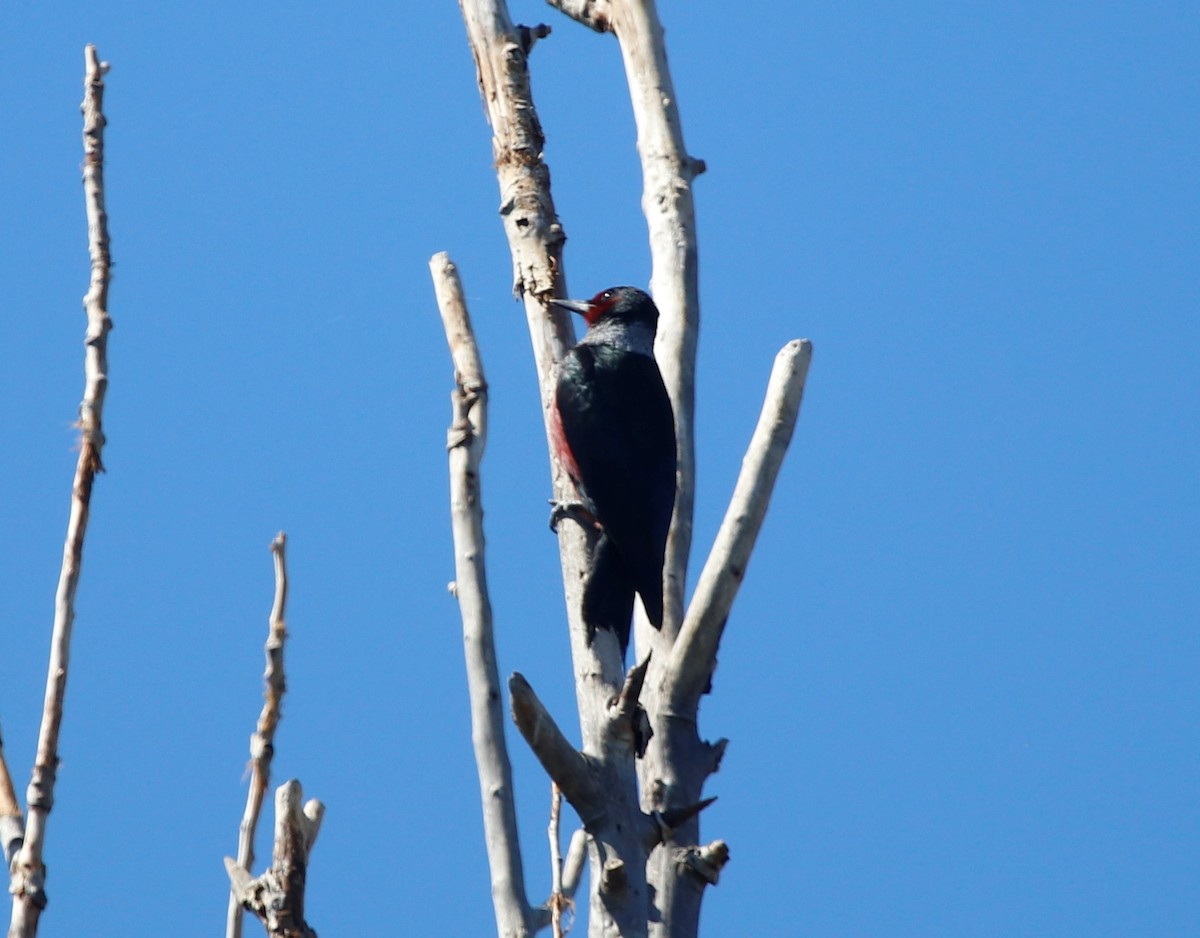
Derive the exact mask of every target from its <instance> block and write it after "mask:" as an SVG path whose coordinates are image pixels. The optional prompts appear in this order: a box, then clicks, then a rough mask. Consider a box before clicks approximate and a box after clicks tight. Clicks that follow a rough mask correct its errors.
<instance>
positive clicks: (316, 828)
mask: <svg viewBox="0 0 1200 938" xmlns="http://www.w3.org/2000/svg"><path fill="white" fill-rule="evenodd" d="M302 805H303V807H302ZM324 816H325V806H324V805H323V804H321V802H319V801H317V800H316V799H315V798H313V799H311V800H310V801H308V803H307V804H304V791H303V789H302V788H301V787H300V783H299V782H298V781H296V780H295V779H292V780H291V781H289V782H284V784H282V785H280V786H279V787H278V788H277V789H275V849H274V851H273V854H272V858H271V866H270V868H269V869H268V870H267V871H266V872H265V873H263V874H262V875H261V876H259V877H256V878H251V876H250V873H249V872H248V871H247V870H246V869H245V868H244V867H242V866H240V865H239V864H238V862H237V861H236V860H234V859H233V858H232V857H226V858H225V872H226V873H228V874H229V883H230V886H231V888H232V889H233V892H234V895H236V896H237V898H238V900H239V901H240V902H241V903H242V905H243V906H244V907H245V908H247V909H249V910H250V911H251V912H253V913H254V914H255V915H257V916H258V917H259V919H260V920H261V921H262V923H263V925H264V926H265V927H266V929H267V934H268V935H269V936H270V938H317V933H316V932H315V931H313V929H312V928H310V927H309V925H308V923H307V922H305V920H304V890H305V885H306V882H307V879H308V857H309V854H310V853H311V852H312V848H313V844H314V843H316V840H317V834H318V833H319V832H320V830H321V820H322V818H323V817H324Z"/></svg>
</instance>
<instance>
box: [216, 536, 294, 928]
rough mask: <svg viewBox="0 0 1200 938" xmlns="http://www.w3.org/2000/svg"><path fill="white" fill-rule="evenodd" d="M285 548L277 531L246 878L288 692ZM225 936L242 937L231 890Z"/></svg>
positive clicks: (243, 831) (247, 815) (243, 847)
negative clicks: (284, 652) (285, 646)
mask: <svg viewBox="0 0 1200 938" xmlns="http://www.w3.org/2000/svg"><path fill="white" fill-rule="evenodd" d="M286 546H287V535H286V534H284V533H283V532H282V531H280V532H279V533H278V534H277V535H275V540H273V541H272V542H271V554H272V555H273V557H274V560H275V599H274V601H273V602H272V603H271V615H270V618H269V619H268V624H267V643H266V646H265V649H264V650H265V653H266V659H267V665H266V670H265V671H264V672H263V708H262V712H261V713H260V714H259V716H258V726H257V727H256V728H255V731H254V734H253V735H252V736H251V737H250V789H249V791H248V792H247V794H246V810H245V811H244V812H243V814H242V823H241V825H240V827H239V828H238V855H237V865H238V866H239V867H241V869H243V870H245V871H246V873H247V876H249V871H250V870H251V869H253V868H254V833H255V831H256V830H257V829H258V817H259V814H260V813H261V812H262V803H263V797H264V796H265V795H266V792H267V786H268V785H269V784H270V781H271V759H272V758H273V757H274V755H275V728H276V727H277V726H278V725H279V718H280V711H281V707H282V704H283V693H284V691H285V690H286V689H287V681H286V679H285V677H284V671H283V645H284V642H285V641H286V640H287V625H286V621H285V618H284V614H285V612H286V611H287V588H288V584H287V558H286V556H285V553H284V552H285V548H286ZM225 934H226V936H227V938H240V936H241V934H242V903H241V900H240V897H239V896H238V895H237V893H236V891H232V890H231V892H230V895H229V909H228V911H227V913H226V916H225Z"/></svg>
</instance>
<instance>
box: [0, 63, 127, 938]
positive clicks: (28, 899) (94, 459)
mask: <svg viewBox="0 0 1200 938" xmlns="http://www.w3.org/2000/svg"><path fill="white" fill-rule="evenodd" d="M84 59H85V64H86V74H85V76H84V81H83V88H84V96H83V104H82V105H81V110H82V111H83V193H84V203H85V206H86V209H87V220H88V252H89V254H90V255H91V261H92V274H91V281H90V283H89V286H88V291H87V294H86V295H85V296H84V298H83V306H84V310H85V311H86V312H87V333H86V338H85V340H84V344H85V355H84V374H85V385H84V392H83V400H82V401H81V402H80V405H79V434H80V440H79V460H78V462H77V463H76V466H75V480H74V483H73V485H72V490H71V514H70V519H69V520H68V522H67V537H66V543H65V545H64V547H63V562H62V569H61V572H60V574H59V579H58V592H57V594H56V596H55V601H54V630H53V633H52V635H51V638H50V666H49V668H48V673H47V676H46V698H45V705H44V707H43V711H42V723H41V729H40V731H39V733H38V747H37V756H36V758H35V761H34V766H33V775H32V778H31V779H30V782H29V789H28V791H27V793H26V796H25V801H26V806H27V809H28V812H29V818H28V824H27V827H26V830H25V840H24V842H23V843H22V845H21V849H20V851H19V852H18V854H17V857H16V859H15V861H14V862H13V864H12V882H11V884H10V886H9V891H10V892H11V893H12V896H13V907H12V922H11V924H10V926H9V935H10V938H32V936H34V935H36V934H37V925H38V918H39V917H40V915H41V911H42V909H44V908H45V906H46V888H45V887H46V883H45V880H46V867H45V863H44V862H43V859H42V854H43V848H44V845H45V838H46V821H47V818H48V817H49V815H50V811H51V809H52V808H53V806H54V783H55V778H56V775H57V772H58V736H59V730H60V728H61V726H62V718H63V698H64V696H65V694H66V689H67V670H68V666H69V663H70V653H71V629H72V626H73V625H74V622H75V592H76V589H77V588H78V586H79V573H80V569H81V566H82V563H83V542H84V536H85V534H86V533H87V523H88V513H89V511H90V508H91V499H92V484H93V483H94V482H95V479H96V474H97V473H98V472H102V471H103V470H104V466H103V463H102V462H101V458H100V454H101V451H102V450H103V448H104V432H103V429H102V422H101V415H102V412H103V410H104V395H105V391H106V390H107V387H108V358H107V351H108V332H109V330H110V329H111V328H112V321H111V320H110V319H109V316H108V282H109V269H110V267H111V259H110V257H109V252H108V216H107V214H106V213H105V210H104V126H105V120H104V112H103V110H102V104H103V100H104V77H103V76H104V74H105V72H107V71H108V63H107V62H101V61H100V59H99V56H97V54H96V47H95V46H91V45H89V46H87V47H86V48H85V49H84Z"/></svg>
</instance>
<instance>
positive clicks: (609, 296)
mask: <svg viewBox="0 0 1200 938" xmlns="http://www.w3.org/2000/svg"><path fill="white" fill-rule="evenodd" d="M601 295H602V296H603V297H604V299H606V300H611V299H612V290H605V291H604V293H603V294H601Z"/></svg>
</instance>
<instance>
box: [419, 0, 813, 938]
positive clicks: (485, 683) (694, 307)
mask: <svg viewBox="0 0 1200 938" xmlns="http://www.w3.org/2000/svg"><path fill="white" fill-rule="evenodd" d="M550 2H551V5H552V6H555V7H557V8H559V9H560V10H562V11H563V12H564V13H566V14H567V15H569V16H571V17H572V18H573V19H575V20H577V21H579V22H581V23H583V24H585V25H587V26H588V27H590V28H592V29H594V30H596V31H598V32H602V33H612V34H613V35H614V36H615V37H616V39H617V41H618V44H619V46H620V50H621V54H622V58H623V60H624V63H625V72H626V77H627V80H628V82H629V88H630V95H631V98H632V101H633V110H634V116H635V120H636V124H637V132H638V153H639V155H640V157H641V162H642V171H643V195H642V206H643V211H644V213H645V215H646V219H647V224H648V228H649V239H650V250H651V258H652V269H653V274H652V276H651V283H650V287H651V291H652V293H653V295H654V298H655V301H656V303H657V305H658V307H659V310H660V320H659V322H660V327H659V333H658V338H657V341H656V344H655V355H656V358H657V360H658V364H659V368H660V370H661V372H662V374H663V378H664V381H665V383H666V386H667V389H668V392H669V394H670V397H671V401H672V405H673V408H674V412H675V420H676V437H677V442H678V471H677V481H678V496H677V499H676V504H675V513H674V517H673V520H672V528H671V535H670V538H669V541H668V550H667V560H666V567H665V570H664V599H665V607H666V612H665V615H664V622H663V628H662V629H661V631H658V630H655V629H652V628H650V627H649V624H648V623H647V621H646V620H645V619H644V616H642V615H641V614H639V616H638V621H637V623H636V627H635V631H636V639H637V649H638V652H639V655H640V657H639V658H638V664H636V665H635V666H634V667H632V668H630V669H629V671H628V673H625V671H624V664H623V660H622V654H621V649H620V647H619V645H618V643H617V640H616V639H615V638H614V637H613V636H612V635H611V633H607V632H598V633H597V634H596V637H595V640H594V641H591V642H589V640H588V629H587V626H586V624H585V623H584V622H583V619H582V613H581V608H580V605H581V604H580V599H581V592H582V584H583V582H584V579H585V577H586V575H587V569H588V559H589V556H590V554H591V551H592V550H593V549H594V547H595V539H596V532H595V530H594V529H593V528H591V527H590V526H584V525H575V524H560V525H559V527H558V537H559V550H560V556H561V559H562V569H563V583H564V590H565V594H566V602H567V625H568V630H569V634H570V640H571V653H572V658H573V666H574V671H573V673H574V674H575V676H576V701H577V705H578V711H579V713H578V718H579V723H580V731H581V732H580V735H581V739H582V747H581V749H580V750H576V749H575V748H574V746H572V745H571V744H570V743H569V742H568V741H567V738H566V736H565V735H564V734H563V733H562V731H561V730H560V729H559V727H558V725H557V724H556V722H555V720H554V719H553V717H552V716H551V715H550V713H549V712H548V711H547V710H546V708H545V707H544V706H543V705H542V703H541V702H540V701H539V700H538V698H537V696H536V694H535V693H534V691H533V688H532V687H530V685H529V684H528V682H527V681H526V680H525V679H524V678H523V677H522V676H521V675H520V674H514V675H513V676H512V677H511V678H510V680H509V682H508V685H509V692H510V698H511V710H512V716H513V719H514V720H515V722H516V724H517V727H518V729H519V730H520V732H521V734H522V736H523V737H524V738H525V740H526V742H527V743H528V744H529V746H530V747H531V749H532V750H533V752H534V754H535V755H536V756H537V758H538V760H539V761H540V762H541V764H542V766H543V767H544V768H545V770H546V772H547V774H548V775H549V776H550V778H551V779H552V781H553V783H554V785H555V786H556V789H557V790H561V792H562V794H563V796H564V797H565V798H566V799H567V801H568V802H569V803H570V804H571V805H572V807H573V808H574V809H575V811H576V813H577V814H578V815H579V818H580V821H581V823H582V828H581V830H580V831H579V832H576V835H575V836H574V837H573V838H572V840H571V848H570V849H569V850H568V852H567V856H566V858H565V860H560V858H559V857H558V856H557V853H556V851H552V854H554V859H553V863H554V876H555V880H554V881H555V883H556V887H555V894H554V895H552V896H551V897H550V899H549V900H548V901H547V902H546V903H544V904H541V905H536V906H535V905H534V904H533V903H531V902H530V900H529V898H528V896H527V895H526V894H525V889H524V877H523V872H522V868H521V853H520V847H519V844H518V843H517V834H516V826H515V817H514V815H513V807H512V777H511V770H510V768H509V765H508V757H507V752H506V750H505V746H504V738H503V721H502V719H501V717H500V703H499V701H500V691H499V677H498V674H497V672H496V665H495V651H494V647H493V644H492V613H491V606H490V603H489V601H488V598H487V582H486V571H485V565H484V540H483V526H482V489H481V481H480V464H481V460H482V456H483V447H484V443H485V441H486V421H487V393H486V392H487V386H486V383H485V381H484V378H483V367H482V363H481V357H480V354H479V351H478V349H477V347H476V345H475V340H474V336H473V333H472V331H471V327H470V319H469V316H468V314H467V311H466V308H465V304H464V303H463V300H462V293H461V288H460V287H459V286H458V278H457V273H456V272H455V271H454V268H453V265H452V264H450V262H449V260H448V258H446V257H445V255H438V256H435V258H434V259H433V261H432V262H431V267H432V270H433V277H434V283H435V289H436V293H437V296H438V302H439V306H440V308H441V311H442V317H443V322H444V325H445V328H446V334H447V338H448V340H449V343H450V348H451V354H452V357H453V360H454V366H455V383H456V391H455V393H454V398H453V400H454V422H453V424H452V426H451V429H450V437H449V446H450V473H451V513H452V520H453V531H454V543H455V553H456V563H455V568H456V577H457V579H456V592H457V595H458V598H459V602H460V606H461V611H462V617H463V628H464V637H465V639H466V642H465V644H466V648H467V670H468V680H469V687H470V695H471V700H472V733H473V737H474V740H475V754H476V762H477V764H478V768H479V780H480V791H481V795H482V799H483V804H484V827H485V836H486V839H487V845H488V858H489V863H490V864H491V869H492V894H493V902H494V905H495V912H496V921H497V928H498V932H499V934H500V935H502V936H520V935H531V934H533V933H535V932H536V931H538V930H539V929H540V928H542V927H546V926H547V925H553V926H554V927H555V930H556V932H557V931H558V924H557V917H556V916H555V910H556V909H558V908H560V907H561V905H562V902H563V901H564V899H566V898H567V897H568V896H569V895H570V894H572V893H573V892H574V888H575V885H576V884H577V882H578V875H579V867H580V865H581V864H580V862H579V859H580V856H581V854H582V852H583V850H584V849H585V848H586V851H587V855H588V860H589V870H590V897H589V934H591V935H593V936H608V938H611V936H618V935H619V936H624V938H632V936H640V935H649V934H654V935H658V936H671V938H682V936H694V935H695V934H697V931H698V928H699V914H700V904H701V900H702V897H703V892H704V888H705V886H707V885H710V884H714V883H716V882H717V880H718V878H719V876H720V872H721V869H722V867H723V866H724V864H725V862H726V861H727V860H728V857H729V851H728V848H727V847H726V845H725V844H724V842H722V841H720V840H715V841H712V842H710V843H707V844H703V843H701V840H700V825H699V817H698V815H699V812H700V811H701V810H702V809H703V807H705V806H706V805H707V804H708V803H709V801H708V800H705V799H704V798H703V788H704V783H705V781H706V780H707V778H708V776H709V775H711V774H712V773H713V772H715V771H716V769H717V767H718V765H719V764H720V760H721V756H722V754H723V752H724V749H725V740H720V741H718V742H716V743H709V742H706V741H705V740H703V739H702V738H701V737H700V735H699V732H698V728H697V715H698V710H699V704H700V699H701V697H702V696H703V695H704V694H705V693H706V692H707V690H708V688H709V686H710V679H711V676H712V673H713V670H714V669H715V667H716V653H717V647H718V645H719V643H720V639H721V634H722V631H723V629H724V627H725V622H726V620H727V619H728V616H729V611H730V608H731V606H732V603H733V600H734V598H735V597H736V595H737V590H738V587H739V586H740V584H741V581H742V578H743V576H744V574H745V570H746V566H747V563H748V562H749V558H750V553H751V551H752V549H753V546H754V541H755V538H756V537H757V535H758V531H759V529H760V527H761V525H762V521H763V519H764V517H765V514H766V509H767V505H768V503H769V501H770V496H771V491H772V488H773V486H774V483H775V479H776V476H777V474H778V471H779V468H780V465H781V463H782V460H783V456H784V453H785V451H786V449H787V446H788V444H789V442H790V440H791V435H792V431H793V428H794V426H795V422H796V418H797V415H798V413H799V408H800V402H801V396H802V393H803V388H804V381H805V377H806V375H807V371H808V363H809V360H810V358H811V353H812V346H811V344H810V343H809V342H808V341H806V340H796V341H793V342H789V343H788V344H787V345H786V346H784V348H783V349H782V350H781V351H780V352H779V355H778V356H777V358H776V362H775V366H774V369H773V371H772V374H771V378H770V381H769V383H768V387H767V394H766V400H765V401H764V404H763V409H762V413H761V415H760V417H759V421H758V426H757V428H756V429H755V432H754V435H753V438H752V441H751V444H750V448H749V450H748V451H747V453H746V456H745V458H744V460H743V464H742V471H741V474H740V476H739V478H738V481H737V484H736V487H735V489H734V493H733V497H732V499H731V501H730V504H729V508H728V510H727V512H726V515H725V520H724V522H723V523H722V525H721V528H720V530H719V532H718V534H717V538H716V541H715V543H714V545H713V547H712V550H711V551H710V553H709V556H708V559H707V561H706V563H705V565H704V568H703V571H702V573H701V575H700V578H699V581H698V583H697V587H696V590H695V593H694V595H693V597H692V600H691V603H690V604H688V605H686V607H685V603H684V583H685V580H686V572H687V563H688V557H689V554H690V549H691V540H692V537H691V531H692V511H693V493H694V478H695V457H694V445H693V432H692V427H693V416H694V397H695V394H694V376H695V358H696V342H697V335H698V330H699V289H698V277H697V251H696V238H695V221H694V212H693V207H692V194H691V184H692V181H693V179H694V178H695V177H696V175H698V174H699V173H700V172H702V171H703V169H704V165H703V163H702V162H701V161H699V160H696V159H693V158H691V157H690V156H688V155H687V152H686V149H685V148H684V143H683V133H682V127H681V123H680V119H679V112H678V106H677V96H676V94H675V91H674V89H673V87H672V84H671V79H670V74H669V71H668V69H667V61H666V52H665V47H664V45H663V31H662V27H661V25H660V23H659V20H658V16H657V13H656V11H655V8H654V4H653V2H652V0H573V2H571V0H550ZM459 5H460V8H461V10H462V14H463V19H464V21H465V23H466V28H467V35H468V39H469V41H470V45H471V50H472V53H473V55H474V59H475V64H476V68H477V73H478V79H479V86H480V93H481V94H482V96H483V100H484V104H485V107H486V109H487V113H488V118H489V121H490V122H491V126H492V131H493V138H492V149H493V156H494V159H495V165H496V170H497V174H498V179H499V185H500V192H501V205H500V215H501V218H502V220H503V223H504V229H505V232H506V234H507V237H508V242H509V247H510V250H511V253H512V258H513V278H514V282H513V290H514V293H515V295H516V296H517V297H518V298H519V299H520V300H521V301H522V302H523V304H524V308H525V314H526V319H527V322H528V325H529V330H530V337H531V339H532V343H533V351H534V360H535V363H536V366H537V374H538V382H539V388H540V391H541V402H542V411H543V417H544V419H545V425H546V432H547V439H548V441H549V440H550V438H551V433H552V405H553V394H554V387H555V381H556V372H557V364H558V362H559V361H561V359H562V357H563V355H564V354H565V353H566V351H567V350H568V349H569V348H570V347H571V346H572V345H573V344H574V341H575V335H574V330H573V327H572V325H571V323H570V322H569V321H568V320H567V318H566V316H565V314H564V313H562V312H561V311H559V310H557V309H556V308H555V307H553V306H551V305H549V301H550V300H552V299H554V298H559V297H563V296H565V295H566V276H565V270H564V266H563V258H562V248H563V243H564V241H565V235H564V232H563V227H562V225H561V223H560V222H559V220H558V217H557V214H556V212H555V209H554V203H553V200H552V198H551V193H550V184H549V172H548V169H547V167H546V164H545V163H544V161H543V159H542V152H543V144H544V137H543V133H542V128H541V125H540V123H539V121H538V117H537V112H536V109H535V107H534V103H533V95H532V90H531V86H530V79H529V73H528V69H527V58H528V55H529V52H530V50H531V49H532V47H533V45H534V43H535V42H536V41H537V40H539V39H542V38H544V37H545V36H547V35H548V34H549V32H550V29H549V27H547V26H537V27H533V28H530V27H525V26H517V25H515V24H513V22H512V20H511V18H510V16H509V14H508V10H507V8H506V5H505V4H504V2H503V0H460V3H459ZM550 454H551V455H550V475H551V483H552V488H553V494H554V499H555V500H556V501H557V502H560V503H566V502H571V501H576V500H578V494H577V493H576V492H575V491H574V486H573V484H572V482H571V480H570V478H569V476H568V475H567V473H566V471H565V470H564V467H563V466H562V465H560V464H559V463H558V461H557V459H556V458H555V456H554V448H553V447H552V446H551V447H550ZM709 800H711V799H709ZM553 826H554V825H553V824H552V827H553ZM552 836H554V838H555V846H557V835H556V834H555V835H552Z"/></svg>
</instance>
